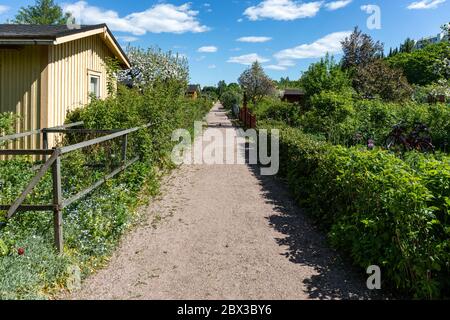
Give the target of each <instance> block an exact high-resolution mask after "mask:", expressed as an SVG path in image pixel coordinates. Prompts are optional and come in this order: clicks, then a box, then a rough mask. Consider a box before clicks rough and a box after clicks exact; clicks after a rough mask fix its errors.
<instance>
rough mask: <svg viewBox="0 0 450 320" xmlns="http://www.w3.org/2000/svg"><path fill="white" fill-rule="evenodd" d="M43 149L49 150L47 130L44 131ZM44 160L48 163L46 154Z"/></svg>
mask: <svg viewBox="0 0 450 320" xmlns="http://www.w3.org/2000/svg"><path fill="white" fill-rule="evenodd" d="M42 148H43V149H48V132H47V131H46V130H45V129H44V130H43V131H42ZM42 159H43V160H44V161H47V155H45V154H44V156H43V157H42Z"/></svg>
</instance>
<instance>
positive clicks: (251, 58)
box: [227, 53, 270, 65]
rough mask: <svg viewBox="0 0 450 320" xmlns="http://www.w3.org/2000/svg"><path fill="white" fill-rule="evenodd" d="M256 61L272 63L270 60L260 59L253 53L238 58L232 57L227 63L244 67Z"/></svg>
mask: <svg viewBox="0 0 450 320" xmlns="http://www.w3.org/2000/svg"><path fill="white" fill-rule="evenodd" d="M255 61H258V62H262V63H264V62H268V61H270V59H267V58H263V57H260V56H259V55H258V54H256V53H251V54H245V55H242V56H238V57H231V58H230V59H228V61H227V62H229V63H239V64H243V65H251V64H252V63H253V62H255Z"/></svg>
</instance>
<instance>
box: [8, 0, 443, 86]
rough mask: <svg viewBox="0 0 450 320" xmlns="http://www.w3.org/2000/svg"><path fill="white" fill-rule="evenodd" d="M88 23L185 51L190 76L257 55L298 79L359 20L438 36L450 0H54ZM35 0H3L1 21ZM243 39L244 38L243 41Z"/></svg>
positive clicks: (385, 35)
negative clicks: (376, 18)
mask: <svg viewBox="0 0 450 320" xmlns="http://www.w3.org/2000/svg"><path fill="white" fill-rule="evenodd" d="M56 2H57V3H59V4H60V5H61V6H62V7H63V8H65V10H68V11H71V12H73V13H74V15H75V16H77V17H78V18H79V19H81V21H82V22H83V23H86V24H94V23H103V22H106V23H107V24H108V25H109V26H110V28H111V29H112V31H113V32H114V34H115V35H116V37H118V39H119V42H120V43H121V44H123V46H126V44H127V43H128V42H129V41H131V44H132V45H135V46H141V47H148V46H154V45H156V46H159V47H161V48H162V49H164V50H172V51H175V52H179V53H180V54H183V55H185V56H186V57H187V58H188V60H189V65H190V71H191V82H192V83H200V84H202V85H214V84H216V83H217V82H218V81H219V80H222V79H224V80H226V81H227V82H234V81H236V79H237V78H238V77H239V75H240V73H241V72H242V71H243V70H245V68H247V67H248V63H250V62H251V61H253V60H255V59H259V60H260V62H262V64H263V65H264V66H265V69H266V72H267V73H268V74H269V75H270V76H271V77H272V78H274V79H279V78H280V77H286V76H289V77H290V78H291V79H298V78H299V77H300V75H301V72H302V71H304V70H306V69H307V67H308V65H309V64H310V63H311V62H314V61H317V60H318V59H319V58H320V56H323V55H324V54H325V52H326V51H330V52H332V53H334V55H335V56H336V57H337V58H339V57H340V56H339V40H340V39H341V38H342V37H344V36H345V35H346V34H347V33H348V32H350V31H351V30H352V29H353V28H354V27H355V26H359V27H360V28H361V29H362V30H363V31H364V32H367V33H369V34H370V35H372V36H373V37H374V38H375V39H377V40H380V41H382V42H383V43H384V44H385V48H386V51H387V50H389V47H391V46H393V47H394V46H398V45H399V43H400V42H402V41H403V40H404V39H405V38H407V37H411V38H414V39H418V38H420V37H423V36H429V35H435V34H437V33H438V32H439V30H440V29H439V27H440V26H441V25H442V24H444V23H446V22H449V21H450V0H367V1H366V0H338V1H333V0H324V1H320V0H305V1H294V0H252V1H237V0H191V1H190V2H188V1H182V0H167V1H146V0H139V1H138V0H127V1H124V0H86V1H78V0H76V1H75V0H57V1H56ZM32 3H34V0H14V1H12V0H7V1H6V0H0V21H5V20H6V19H8V18H11V17H12V16H13V15H14V14H15V13H16V12H17V10H18V8H19V7H20V6H24V5H29V4H32ZM367 5H372V6H373V5H375V6H378V7H379V8H380V12H381V28H380V29H373V28H370V29H369V28H368V26H367V20H368V18H369V16H371V14H372V13H373V12H374V11H371V12H370V13H368V12H366V10H363V8H367ZM238 39H240V41H238Z"/></svg>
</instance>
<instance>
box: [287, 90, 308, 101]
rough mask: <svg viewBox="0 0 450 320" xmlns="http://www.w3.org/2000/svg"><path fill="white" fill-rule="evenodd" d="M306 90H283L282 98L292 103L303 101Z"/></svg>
mask: <svg viewBox="0 0 450 320" xmlns="http://www.w3.org/2000/svg"><path fill="white" fill-rule="evenodd" d="M304 98H305V92H304V91H303V90H302V89H285V90H282V91H281V100H283V101H286V102H290V103H302V102H303V101H304Z"/></svg>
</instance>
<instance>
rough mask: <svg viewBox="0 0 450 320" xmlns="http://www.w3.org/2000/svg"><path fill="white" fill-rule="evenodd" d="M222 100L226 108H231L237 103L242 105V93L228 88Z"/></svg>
mask: <svg viewBox="0 0 450 320" xmlns="http://www.w3.org/2000/svg"><path fill="white" fill-rule="evenodd" d="M220 102H221V103H222V105H223V106H224V107H225V108H226V109H231V108H233V106H235V105H240V104H241V102H242V93H240V92H239V91H236V90H227V91H225V92H224V93H222V96H221V97H220Z"/></svg>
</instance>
